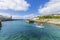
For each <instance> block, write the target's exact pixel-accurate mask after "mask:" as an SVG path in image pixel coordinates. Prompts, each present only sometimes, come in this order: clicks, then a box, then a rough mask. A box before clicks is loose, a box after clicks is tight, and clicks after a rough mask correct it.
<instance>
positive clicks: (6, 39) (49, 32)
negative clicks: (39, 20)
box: [0, 20, 60, 40]
mask: <svg viewBox="0 0 60 40" xmlns="http://www.w3.org/2000/svg"><path fill="white" fill-rule="evenodd" d="M43 26H44V28H43V29H42V28H38V27H36V26H35V24H26V23H25V21H24V20H19V21H6V22H2V27H0V40H60V27H59V26H56V25H52V24H43Z"/></svg>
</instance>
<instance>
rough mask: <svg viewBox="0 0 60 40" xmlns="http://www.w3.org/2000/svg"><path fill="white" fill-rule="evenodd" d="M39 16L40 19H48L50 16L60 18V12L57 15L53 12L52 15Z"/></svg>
mask: <svg viewBox="0 0 60 40" xmlns="http://www.w3.org/2000/svg"><path fill="white" fill-rule="evenodd" d="M56 15H57V14H56ZM38 17H39V19H47V18H49V19H53V18H54V19H60V14H59V15H57V16H55V15H54V14H52V15H45V16H38Z"/></svg>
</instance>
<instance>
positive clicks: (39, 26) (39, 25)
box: [36, 24, 44, 28]
mask: <svg viewBox="0 0 60 40" xmlns="http://www.w3.org/2000/svg"><path fill="white" fill-rule="evenodd" d="M36 27H38V28H44V26H43V24H36Z"/></svg>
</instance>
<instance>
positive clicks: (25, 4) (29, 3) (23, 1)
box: [0, 0, 59, 18]
mask: <svg viewBox="0 0 60 40" xmlns="http://www.w3.org/2000/svg"><path fill="white" fill-rule="evenodd" d="M3 1H4V2H3ZM57 1H59V0H13V1H12V0H9V1H8V0H0V5H1V6H0V13H2V14H4V13H5V14H10V15H15V16H16V15H17V17H20V18H21V17H22V18H25V16H26V17H28V16H27V15H29V16H30V15H32V16H34V15H41V14H44V12H45V13H47V14H48V13H49V12H50V13H51V8H50V7H49V6H50V4H51V6H52V4H54V3H56V2H57ZM40 7H41V8H40ZM48 7H49V8H48ZM47 8H48V9H49V10H48V9H47ZM52 8H53V7H52ZM54 9H55V8H54ZM56 9H57V7H56ZM47 10H48V12H47ZM52 10H53V9H52ZM53 13H54V12H53ZM15 16H14V17H15ZM23 16H24V17H23Z"/></svg>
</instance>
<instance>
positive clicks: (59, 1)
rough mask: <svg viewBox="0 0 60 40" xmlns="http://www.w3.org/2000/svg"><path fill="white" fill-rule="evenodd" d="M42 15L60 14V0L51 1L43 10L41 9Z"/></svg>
mask: <svg viewBox="0 0 60 40" xmlns="http://www.w3.org/2000/svg"><path fill="white" fill-rule="evenodd" d="M38 11H39V13H41V14H42V15H47V14H57V13H60V0H50V1H49V2H48V3H46V4H45V6H44V7H43V8H39V10H38Z"/></svg>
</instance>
